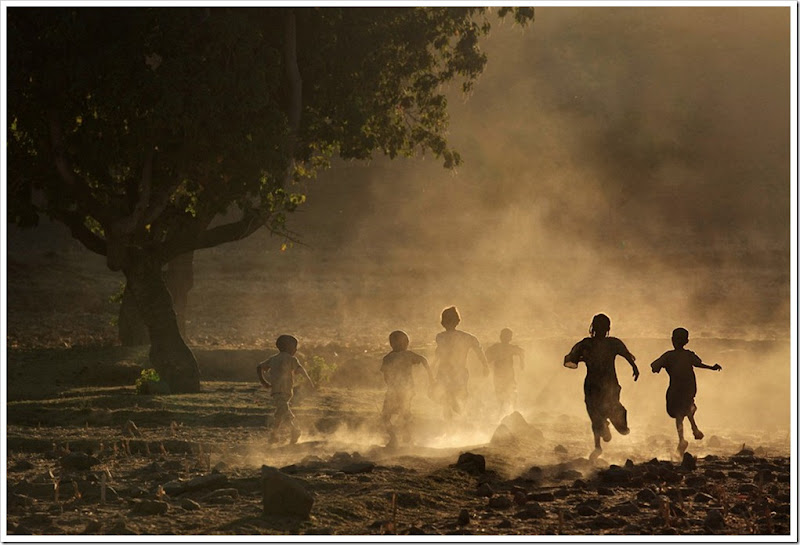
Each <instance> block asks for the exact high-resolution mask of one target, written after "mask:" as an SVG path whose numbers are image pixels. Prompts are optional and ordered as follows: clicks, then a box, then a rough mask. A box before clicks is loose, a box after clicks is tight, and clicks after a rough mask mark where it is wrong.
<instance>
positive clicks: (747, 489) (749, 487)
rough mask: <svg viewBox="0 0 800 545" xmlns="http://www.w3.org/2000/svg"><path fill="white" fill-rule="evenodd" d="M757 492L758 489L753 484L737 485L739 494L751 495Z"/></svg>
mask: <svg viewBox="0 0 800 545" xmlns="http://www.w3.org/2000/svg"><path fill="white" fill-rule="evenodd" d="M756 491H758V487H757V486H756V485H754V484H753V483H744V484H742V485H739V494H752V493H753V492H756Z"/></svg>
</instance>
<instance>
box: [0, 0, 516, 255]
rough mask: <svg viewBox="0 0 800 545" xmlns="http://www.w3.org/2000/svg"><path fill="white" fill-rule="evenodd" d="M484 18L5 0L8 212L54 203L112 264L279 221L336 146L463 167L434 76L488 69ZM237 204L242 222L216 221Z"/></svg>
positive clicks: (32, 213)
mask: <svg viewBox="0 0 800 545" xmlns="http://www.w3.org/2000/svg"><path fill="white" fill-rule="evenodd" d="M507 11H508V10H507V9H505V10H504V9H501V10H500V14H501V15H505V13H506V12H507ZM488 15H489V11H488V10H487V9H485V8H375V7H370V8H355V7H347V8H241V7H231V8H224V7H222V8H213V9H209V8H153V7H134V8H90V7H87V8H34V7H30V8H21V7H20V8H9V10H8V30H9V32H8V43H9V45H8V53H9V55H8V58H9V63H8V74H9V77H8V90H9V100H8V114H9V116H8V118H9V122H10V140H11V141H10V143H9V177H8V179H9V192H10V196H11V197H12V202H11V206H10V214H9V217H10V219H11V220H13V221H16V222H18V223H20V224H23V225H24V224H30V223H35V221H36V218H37V214H38V213H45V214H49V215H50V216H52V217H54V218H56V219H58V220H61V221H63V222H64V223H66V224H67V225H68V226H69V227H70V228H71V229H72V232H73V235H74V236H76V237H77V238H79V239H80V240H81V241H82V242H83V243H84V244H85V245H86V246H87V247H88V248H89V249H90V250H93V251H95V252H98V253H101V254H104V255H108V256H109V266H110V267H111V268H112V269H120V268H123V266H124V253H125V252H124V249H123V248H111V247H110V246H112V245H115V244H121V245H122V246H123V247H124V246H126V245H134V246H137V247H143V248H144V247H147V248H152V249H153V250H154V251H157V252H158V253H159V255H160V257H161V259H162V261H164V262H166V261H168V260H169V259H171V258H172V257H174V256H176V255H179V254H181V253H183V252H186V251H190V250H193V249H199V248H204V247H210V246H213V245H216V244H219V243H222V242H227V241H230V240H236V239H238V238H242V237H243V236H246V235H248V234H250V233H252V232H253V231H254V230H255V229H256V228H258V227H260V226H262V225H265V224H266V225H268V226H269V227H270V228H272V229H273V230H275V231H277V232H282V231H283V229H284V228H285V224H284V221H285V212H287V211H291V210H293V209H294V208H295V207H296V206H297V205H298V204H299V203H301V202H302V200H303V196H302V195H301V194H299V193H297V192H296V191H293V185H292V181H296V180H298V179H300V178H302V177H304V176H313V174H314V172H315V171H316V170H317V169H319V168H321V167H324V166H326V165H327V164H328V160H329V159H330V158H331V157H332V156H333V155H335V154H336V155H339V156H341V157H343V158H346V159H347V158H349V159H366V158H369V157H370V156H371V155H372V154H373V153H375V152H380V153H384V154H386V155H388V156H390V157H394V156H397V155H412V154H414V153H418V152H420V151H429V152H432V153H433V155H434V156H436V157H437V158H440V159H442V161H443V163H444V165H445V166H447V167H450V166H455V165H457V164H459V162H460V161H461V158H460V156H459V155H458V153H457V152H455V151H454V150H452V149H450V147H449V146H448V145H447V141H446V131H447V101H446V98H445V95H444V88H443V84H445V83H446V82H448V81H450V80H453V79H460V80H461V84H462V86H463V88H464V90H465V91H468V90H469V89H470V88H471V86H472V85H473V83H474V81H475V79H476V78H477V76H478V75H479V74H480V73H481V71H482V69H483V67H484V65H485V63H486V56H485V55H484V54H483V53H482V52H481V51H480V48H479V45H478V42H479V38H480V37H481V36H482V35H484V34H486V33H487V32H488V31H489V29H490V23H489V20H488ZM515 16H516V17H517V20H518V21H520V22H523V23H524V22H526V21H527V20H528V19H529V18H530V17H531V16H532V10H531V11H530V12H528V11H525V10H523V11H522V12H520V11H519V10H518V11H517V12H515ZM32 190H37V191H38V192H40V194H41V195H42V196H43V197H44V198H40V199H38V200H32V199H31V198H30V194H31V191H32ZM34 202H35V203H36V204H34ZM232 205H234V206H236V207H238V209H240V210H241V211H242V212H243V213H242V218H241V220H240V221H236V222H233V223H230V224H227V225H223V226H218V227H215V228H211V229H209V228H208V227H209V224H210V222H211V220H212V219H213V218H214V216H216V215H217V214H219V213H223V212H225V211H226V210H228V209H229V207H231V206H232ZM116 238H120V239H122V240H120V241H119V242H117V240H116Z"/></svg>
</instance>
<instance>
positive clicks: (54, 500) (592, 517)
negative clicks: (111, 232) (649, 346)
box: [6, 359, 791, 535]
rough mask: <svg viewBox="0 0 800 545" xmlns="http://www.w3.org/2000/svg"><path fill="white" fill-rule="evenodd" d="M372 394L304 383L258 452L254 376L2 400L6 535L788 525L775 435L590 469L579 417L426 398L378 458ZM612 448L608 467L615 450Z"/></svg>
mask: <svg viewBox="0 0 800 545" xmlns="http://www.w3.org/2000/svg"><path fill="white" fill-rule="evenodd" d="M76 362H79V359H76ZM76 365H77V363H76ZM98 382H108V378H107V377H106V378H105V379H103V380H98ZM119 382H122V380H121V379H120V380H119ZM382 395H383V391H382V390H380V389H369V388H358V389H353V388H340V387H332V386H331V387H325V388H323V389H321V390H320V391H319V392H316V393H314V392H309V391H307V390H304V389H303V388H300V389H299V391H298V395H297V398H296V400H295V409H294V410H295V413H296V414H297V418H298V422H299V423H300V424H301V427H302V428H303V430H304V435H303V436H302V438H301V440H300V442H299V443H298V444H296V445H289V444H286V442H285V441H284V442H283V443H279V444H269V443H268V442H267V433H266V427H265V425H266V424H268V423H269V417H268V416H267V415H269V414H271V411H272V406H271V401H270V400H269V398H268V396H266V395H265V393H264V392H263V391H262V390H259V389H258V388H257V387H256V386H255V384H254V383H248V382H204V383H203V391H202V392H201V393H199V394H190V395H176V396H140V395H136V394H135V393H134V390H133V387H132V386H130V385H127V386H125V385H111V386H109V385H105V386H102V385H101V386H97V385H94V386H92V385H88V386H87V385H85V384H84V385H83V386H80V387H72V388H64V389H63V390H61V391H60V392H59V393H58V394H56V395H52V396H46V397H39V398H37V399H17V400H15V401H11V402H9V404H8V422H9V427H8V430H7V443H8V462H7V467H6V471H7V477H8V495H7V505H8V518H7V531H8V533H9V534H12V535H25V534H33V535H75V534H86V535H89V534H92V535H95V534H96V535H119V534H156V535H190V534H196V535H204V534H322V535H334V534H359V535H360V534H474V535H504V534H509V535H519V534H521V535H533V534H559V535H578V534H681V535H700V534H746V535H752V534H784V535H786V534H788V533H789V531H790V526H789V525H790V509H791V507H790V482H789V481H790V461H789V458H788V455H784V454H783V452H784V448H783V446H782V442H781V441H780V440H778V441H777V442H776V443H775V444H766V445H761V446H759V448H757V449H748V448H744V449H743V448H742V445H741V444H738V445H737V444H736V442H735V441H734V439H732V438H730V437H726V436H719V437H717V436H714V437H713V438H709V439H708V440H704V441H703V442H701V445H702V446H696V449H697V452H701V451H702V452H703V453H704V454H703V455H701V456H699V457H692V456H689V457H687V458H685V459H680V458H677V457H676V458H670V456H669V455H668V454H667V455H662V456H661V457H660V459H655V458H653V459H648V457H647V454H646V453H648V452H659V453H665V452H667V451H666V450H662V444H663V445H666V444H667V443H668V442H669V441H670V440H671V439H672V438H662V437H659V436H650V437H647V438H646V439H642V440H641V442H640V443H636V444H633V443H631V444H630V445H629V446H626V447H625V452H628V453H630V456H631V458H632V459H631V460H630V461H623V460H619V463H616V464H612V463H610V462H609V461H607V460H605V459H604V458H602V457H601V458H600V459H598V460H596V461H592V462H590V461H589V460H588V459H587V458H584V457H583V456H585V454H586V452H585V451H586V447H587V446H588V444H587V442H588V440H589V436H588V435H587V434H586V430H585V427H586V426H585V422H582V421H580V422H577V421H576V422H573V421H571V420H569V419H564V418H563V417H560V416H558V415H553V416H552V418H550V417H548V416H547V415H541V417H540V418H539V419H538V420H537V421H536V425H535V426H534V425H531V424H528V423H527V422H526V421H525V418H524V417H523V416H522V415H514V418H510V419H507V420H505V421H504V422H505V424H503V426H500V427H498V429H497V430H494V427H491V428H490V429H488V433H487V429H486V428H485V427H484V428H481V429H477V428H476V429H473V430H472V431H473V432H474V433H472V434H469V433H465V429H466V428H465V425H464V423H463V422H461V423H458V422H456V423H452V424H451V425H448V423H447V422H444V421H443V420H440V419H437V418H436V417H435V416H433V415H434V414H435V413H436V410H435V407H434V406H433V405H432V402H431V401H430V400H427V399H425V398H421V399H419V400H418V405H417V409H416V411H415V413H416V415H417V417H418V419H417V423H418V428H417V433H416V435H415V442H416V443H417V445H416V446H405V447H401V448H398V449H387V448H385V447H384V446H383V445H384V444H385V436H384V435H383V433H382V430H381V428H380V426H379V420H378V408H379V406H380V403H381V401H382ZM556 422H559V423H560V425H559V426H557V425H555V423H556ZM493 430H494V431H493ZM467 431H469V430H467ZM632 435H633V434H632ZM624 439H627V438H615V439H614V441H618V442H621V441H623V440H624ZM613 445H614V442H612V443H610V444H609V447H608V448H611V446H613ZM690 450H691V449H690ZM608 452H609V460H611V461H617V460H616V459H615V456H616V457H618V456H619V454H620V453H619V452H618V451H617V452H616V453H615V451H613V450H609V451H608ZM466 453H470V454H466ZM712 453H715V454H712ZM262 465H268V466H271V467H277V468H280V471H281V473H283V474H285V475H287V476H289V477H291V478H293V479H297V480H299V482H300V484H301V485H302V487H303V488H304V489H305V490H307V491H308V492H310V493H311V494H312V495H313V499H314V501H313V506H312V507H311V510H310V513H309V515H308V516H307V517H304V516H286V515H275V514H269V513H267V514H265V507H266V508H267V510H269V509H272V508H274V507H275V505H273V504H269V503H268V504H267V505H266V506H265V505H264V502H263V496H264V494H263V486H262V481H261V467H262ZM287 501H288V500H287Z"/></svg>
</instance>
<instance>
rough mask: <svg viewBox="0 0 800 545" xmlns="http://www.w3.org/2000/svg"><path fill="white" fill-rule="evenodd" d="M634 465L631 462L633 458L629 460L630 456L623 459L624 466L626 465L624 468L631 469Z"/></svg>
mask: <svg viewBox="0 0 800 545" xmlns="http://www.w3.org/2000/svg"><path fill="white" fill-rule="evenodd" d="M634 465H635V464H634V463H633V460H631V459H630V458H628V459H627V460H625V467H626V468H628V469H633V467H634Z"/></svg>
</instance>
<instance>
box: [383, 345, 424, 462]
mask: <svg viewBox="0 0 800 545" xmlns="http://www.w3.org/2000/svg"><path fill="white" fill-rule="evenodd" d="M408 342H409V341H408V335H406V334H405V332H403V331H392V332H391V333H390V334H389V344H390V345H391V346H392V351H391V352H389V353H388V354H386V355H385V356H384V357H383V364H382V365H381V372H382V373H383V379H384V380H385V381H386V387H387V388H386V397H385V398H384V400H383V412H382V414H381V418H382V420H383V423H384V425H385V426H386V430H387V431H388V433H389V444H388V445H386V446H388V447H394V446H396V445H397V434H398V432H400V434H401V435H402V438H403V440H404V441H409V439H410V438H409V435H410V431H411V430H410V428H411V398H413V397H414V377H413V376H412V373H411V369H412V367H413V366H414V365H422V366H423V367H424V368H425V370H426V371H427V372H428V381H429V382H428V383H429V384H433V376H432V375H431V369H430V367H428V360H426V359H425V358H424V357H423V356H420V355H419V354H417V353H416V352H412V351H411V350H409V349H408ZM395 415H397V424H396V425H393V424H392V417H393V416H395Z"/></svg>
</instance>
